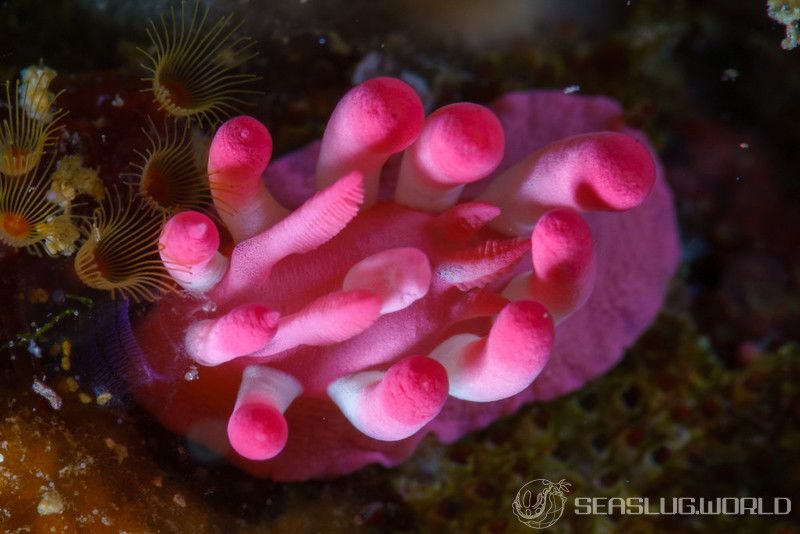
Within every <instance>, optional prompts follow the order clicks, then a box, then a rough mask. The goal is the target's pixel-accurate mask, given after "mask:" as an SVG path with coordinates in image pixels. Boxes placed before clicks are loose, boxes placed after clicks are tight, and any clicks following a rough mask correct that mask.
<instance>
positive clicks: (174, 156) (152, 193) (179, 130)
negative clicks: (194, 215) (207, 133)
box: [132, 122, 211, 214]
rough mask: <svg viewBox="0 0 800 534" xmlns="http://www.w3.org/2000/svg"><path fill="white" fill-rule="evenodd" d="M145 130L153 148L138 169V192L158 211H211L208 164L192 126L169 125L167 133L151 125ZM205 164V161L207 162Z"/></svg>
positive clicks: (137, 165)
mask: <svg viewBox="0 0 800 534" xmlns="http://www.w3.org/2000/svg"><path fill="white" fill-rule="evenodd" d="M151 126H152V128H151V130H152V135H151V133H149V132H148V131H147V130H144V134H145V136H147V139H148V141H149V142H150V146H149V147H148V149H147V151H146V152H144V153H142V152H139V151H137V154H138V155H139V157H140V159H141V162H140V163H134V164H132V165H133V166H134V167H136V168H137V170H138V173H137V183H136V186H137V190H138V192H139V194H140V195H141V196H142V197H143V198H144V199H145V200H146V201H147V202H148V203H149V204H150V205H151V206H152V207H153V208H155V209H157V210H159V211H162V212H164V213H165V214H171V213H174V212H176V211H182V210H198V211H209V209H210V207H211V190H210V189H209V184H208V174H207V173H206V171H205V164H203V166H202V167H201V166H200V165H199V163H200V162H198V158H197V150H196V147H195V143H194V142H193V139H192V132H191V129H190V126H189V124H188V123H186V122H184V123H183V124H182V125H180V124H177V123H173V124H171V125H170V124H167V125H165V129H164V131H163V132H159V131H157V130H156V128H155V126H154V125H151ZM203 163H204V162H203Z"/></svg>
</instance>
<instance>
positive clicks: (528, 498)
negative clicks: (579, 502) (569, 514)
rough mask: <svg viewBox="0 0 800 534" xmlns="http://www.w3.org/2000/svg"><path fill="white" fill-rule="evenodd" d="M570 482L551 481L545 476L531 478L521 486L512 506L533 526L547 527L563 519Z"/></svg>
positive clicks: (526, 522)
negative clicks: (544, 477)
mask: <svg viewBox="0 0 800 534" xmlns="http://www.w3.org/2000/svg"><path fill="white" fill-rule="evenodd" d="M569 486H570V484H569V482H567V481H566V480H560V481H558V482H550V481H549V480H545V479H543V478H537V479H536V480H531V481H530V482H528V483H527V484H525V485H524V486H522V487H521V488H520V490H519V491H518V492H517V496H516V497H515V498H514V504H513V506H512V508H513V510H514V515H515V516H517V519H519V520H520V521H521V522H522V523H523V524H525V525H528V526H529V527H531V528H547V527H550V526H553V525H554V524H555V523H556V521H558V520H559V519H561V515H562V514H563V513H564V505H565V504H566V503H567V497H566V496H565V495H564V493H569Z"/></svg>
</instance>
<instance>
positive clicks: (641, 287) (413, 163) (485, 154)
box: [130, 78, 679, 480]
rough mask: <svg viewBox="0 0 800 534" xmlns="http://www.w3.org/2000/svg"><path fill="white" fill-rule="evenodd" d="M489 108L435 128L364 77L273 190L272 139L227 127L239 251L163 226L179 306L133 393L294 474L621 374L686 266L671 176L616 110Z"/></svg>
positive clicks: (394, 92)
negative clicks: (680, 264) (611, 372)
mask: <svg viewBox="0 0 800 534" xmlns="http://www.w3.org/2000/svg"><path fill="white" fill-rule="evenodd" d="M492 109H493V112H494V113H492V112H490V111H489V110H488V109H487V108H483V107H480V106H476V105H474V104H455V105H451V106H446V107H444V108H442V109H440V110H438V111H436V112H435V113H433V114H432V115H431V116H429V117H428V118H427V119H425V118H424V116H423V111H422V106H421V104H420V102H419V99H418V98H417V97H416V95H415V94H414V92H413V90H411V88H410V87H408V86H406V85H405V84H403V83H402V82H400V81H398V80H394V79H387V78H378V79H373V80H370V81H367V82H365V83H364V84H362V85H360V86H358V87H356V88H354V89H353V90H351V91H350V92H349V93H348V94H347V95H346V96H345V97H344V98H343V99H342V101H341V102H340V104H339V105H338V106H337V108H336V110H335V111H334V113H333V116H332V118H331V121H330V123H329V125H328V127H327V129H326V132H325V135H324V137H323V140H322V142H321V143H315V144H312V145H310V146H309V147H307V148H305V149H303V150H301V151H299V152H297V153H294V154H291V155H289V156H286V157H285V158H282V159H280V160H278V161H277V162H275V163H274V164H273V165H272V166H271V167H270V169H269V170H267V171H266V174H265V176H266V180H265V181H264V180H262V174H264V171H265V168H266V166H267V164H268V162H269V160H270V157H271V148H272V141H271V137H270V135H269V132H268V131H267V129H266V128H265V127H264V126H263V125H261V124H260V123H259V122H257V121H256V120H254V119H252V118H249V117H237V118H234V119H231V120H230V121H228V122H227V123H225V124H223V125H222V126H221V127H220V128H219V130H218V131H217V133H216V135H215V137H214V140H213V142H212V145H211V148H210V153H209V159H208V166H209V178H210V182H211V190H212V196H213V197H214V201H215V203H216V205H217V207H218V210H219V212H220V217H221V220H222V222H223V223H224V224H225V226H226V227H227V229H228V230H229V231H230V233H231V235H232V236H233V237H234V239H235V241H236V244H235V247H234V248H233V250H232V251H231V252H230V253H229V254H228V253H224V254H223V253H222V251H220V250H219V242H220V239H219V234H218V231H217V228H216V227H215V225H214V223H213V221H211V220H210V219H209V218H208V217H207V216H205V215H203V214H201V213H197V212H184V213H180V214H177V215H175V216H174V217H173V218H172V219H170V221H169V222H168V224H167V225H166V227H165V228H164V231H163V232H162V235H161V257H162V260H163V261H164V264H165V266H166V267H167V268H168V270H169V271H170V272H171V274H172V275H173V277H174V278H175V279H176V280H177V281H178V282H179V283H180V284H181V285H182V286H183V287H184V288H185V289H186V290H187V292H186V294H184V295H175V294H172V295H168V296H167V297H166V298H165V299H164V300H162V301H161V302H159V303H158V304H157V305H156V307H155V308H154V309H152V310H151V311H149V312H148V313H147V314H146V315H145V317H144V318H143V319H142V320H141V321H138V322H137V323H136V324H135V333H136V338H137V343H136V346H135V347H131V350H132V351H134V350H135V351H136V354H138V356H137V357H133V358H131V359H130V361H131V362H132V365H133V367H134V368H133V369H132V371H133V372H134V373H135V376H136V377H137V378H136V379H135V380H134V384H135V389H136V394H137V397H138V398H139V399H140V401H141V402H142V403H143V404H144V405H145V406H146V407H147V408H148V409H149V410H150V411H152V412H153V413H154V414H155V415H156V417H157V418H159V420H161V421H162V422H163V423H164V424H165V425H166V426H167V427H169V428H170V429H172V430H175V431H177V432H180V433H182V434H184V435H186V436H188V437H189V438H191V439H193V440H196V441H200V442H202V443H204V444H205V445H207V446H208V447H210V448H212V449H214V450H216V451H218V452H220V453H222V454H225V455H227V456H228V458H229V459H230V460H231V461H232V462H234V463H236V464H237V465H239V466H241V467H242V468H244V469H246V470H247V471H249V472H251V473H253V474H256V475H258V476H266V477H272V478H275V479H280V480H303V479H307V478H315V477H330V476H336V475H340V474H343V473H347V472H350V471H352V470H354V469H357V468H359V467H361V466H363V465H365V464H367V463H370V462H380V463H382V464H384V465H393V464H396V463H397V462H399V461H402V460H403V459H404V458H406V457H407V456H408V455H409V454H410V453H411V451H413V449H414V448H415V446H416V444H417V443H418V442H419V441H420V439H422V437H423V436H424V435H425V434H427V433H429V432H433V433H434V434H436V435H438V437H439V438H440V439H442V440H446V441H450V440H454V439H457V438H458V437H459V436H461V435H463V434H464V433H465V432H468V431H470V430H473V429H476V428H480V427H482V426H484V425H486V424H488V423H489V422H491V421H492V420H494V419H496V418H497V417H499V416H501V415H503V414H508V413H510V412H512V411H513V410H515V409H517V408H518V407H519V406H520V405H522V404H524V403H526V402H530V401H531V400H535V399H539V400H542V399H549V398H552V397H554V396H556V395H560V394H563V393H566V392H568V391H570V390H573V389H575V388H578V387H580V386H581V385H582V384H584V383H585V382H586V381H587V380H590V379H591V378H593V377H595V376H597V375H598V374H600V373H602V372H603V371H605V370H607V369H608V368H609V367H610V366H612V365H613V364H614V363H615V362H617V361H618V360H619V358H620V357H621V355H622V352H623V350H624V349H625V347H627V346H628V345H630V344H631V343H632V342H633V341H634V340H635V339H636V338H637V337H638V335H639V334H640V333H641V332H642V330H643V329H644V328H646V326H647V325H648V324H649V322H650V321H651V320H652V318H653V317H654V315H655V314H656V312H657V311H658V309H659V308H660V306H661V303H662V300H663V297H664V293H665V290H666V285H667V282H668V281H669V279H670V277H671V275H672V273H673V271H674V269H675V266H676V264H677V261H678V255H679V248H678V242H677V231H676V224H675V216H674V211H673V208H672V202H671V197H670V194H669V191H668V189H667V187H666V185H665V183H664V180H663V178H662V176H661V173H660V168H659V166H658V165H657V163H656V162H655V161H654V158H653V156H652V152H651V150H650V149H648V147H647V145H646V142H645V141H644V139H643V138H642V137H641V135H640V134H638V133H637V132H634V131H629V130H627V129H626V128H625V127H624V126H623V124H622V122H621V120H620V117H621V111H620V109H619V107H618V106H617V105H616V104H615V103H614V102H612V101H610V100H607V99H604V98H584V97H577V96H567V95H563V94H559V93H550V92H529V93H514V94H510V95H507V96H505V97H503V98H501V99H500V100H498V101H497V102H495V103H494V105H493V106H492ZM495 114H496V115H495ZM592 132H594V133H592ZM526 154H527V156H526ZM314 189H317V191H316V192H314ZM556 325H557V326H556ZM193 365H199V366H200V367H199V372H197V373H194V372H191V373H189V374H187V371H188V370H190V369H192V366H193ZM187 377H188V378H191V379H187Z"/></svg>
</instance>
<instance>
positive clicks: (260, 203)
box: [208, 115, 288, 242]
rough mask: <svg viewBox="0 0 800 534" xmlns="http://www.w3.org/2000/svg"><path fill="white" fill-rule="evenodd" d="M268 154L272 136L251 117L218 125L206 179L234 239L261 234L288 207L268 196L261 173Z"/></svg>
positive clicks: (239, 118)
mask: <svg viewBox="0 0 800 534" xmlns="http://www.w3.org/2000/svg"><path fill="white" fill-rule="evenodd" d="M271 157H272V137H271V136H270V134H269V131H268V130H267V128H266V126H264V125H263V124H261V123H260V122H259V121H257V120H256V119H254V118H252V117H248V116H246V115H242V116H239V117H234V118H232V119H230V120H228V121H227V122H225V123H224V124H222V126H220V127H219V129H218V130H217V131H216V133H215V134H214V138H213V139H212V141H211V146H210V147H209V150H208V180H209V185H210V187H211V196H212V198H213V199H214V205H215V206H216V208H217V211H218V212H219V214H220V218H221V219H222V221H223V222H224V223H225V226H226V227H227V228H228V230H229V231H230V233H231V235H232V236H233V238H234V239H235V240H236V241H237V242H241V241H244V240H246V239H249V238H250V237H252V236H254V235H256V234H258V233H261V232H262V231H264V230H265V229H267V228H269V227H270V226H272V225H273V224H275V223H276V222H278V221H279V220H281V219H282V218H284V217H285V216H286V214H287V213H288V210H286V209H285V208H284V207H283V206H281V205H280V204H278V202H277V201H276V200H275V199H274V198H273V197H272V195H270V193H269V192H268V191H267V188H266V187H265V186H264V182H263V181H262V179H261V175H262V174H263V173H264V170H265V169H266V168H267V165H268V164H269V160H270V158H271Z"/></svg>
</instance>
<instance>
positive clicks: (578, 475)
mask: <svg viewBox="0 0 800 534" xmlns="http://www.w3.org/2000/svg"><path fill="white" fill-rule="evenodd" d="M798 384H800V348H799V347H798V346H797V345H787V346H785V347H783V348H782V349H780V350H778V351H777V352H775V353H774V354H764V355H761V356H760V357H759V358H758V359H757V360H756V361H754V362H753V363H751V364H749V365H748V366H747V367H746V368H744V369H733V368H728V367H726V366H725V365H724V363H723V362H722V361H721V360H720V359H719V358H718V357H716V356H715V355H714V353H713V352H712V351H711V350H710V347H709V345H708V342H707V340H706V339H705V338H703V337H702V336H699V335H698V333H697V332H696V330H695V329H694V327H693V325H692V324H691V322H690V321H689V320H688V319H685V318H680V317H677V316H670V315H666V314H664V315H662V317H661V318H660V319H659V320H658V322H657V323H656V324H655V325H654V327H653V328H652V329H651V330H650V332H649V333H648V334H646V335H645V336H644V337H643V338H642V339H641V340H640V341H639V342H638V343H637V344H636V346H635V347H633V348H632V349H631V351H630V352H629V354H628V355H627V357H626V359H625V360H624V362H623V363H622V364H621V365H620V366H619V367H618V368H616V369H615V370H613V371H611V372H610V373H609V374H608V375H606V376H604V377H601V378H599V379H598V380H596V381H594V382H592V383H590V384H588V385H586V386H585V387H584V388H582V389H581V390H580V391H578V392H575V393H573V394H571V395H568V396H566V397H564V398H562V399H558V400H555V401H552V402H549V403H544V404H535V405H533V406H531V407H530V408H528V409H525V410H523V411H522V412H521V413H519V414H517V415H515V416H514V417H512V418H510V419H509V420H506V421H502V422H500V423H498V424H496V425H494V426H492V427H491V428H489V429H488V430H486V431H483V432H481V433H479V434H477V435H475V436H472V437H468V438H467V439H465V440H463V441H461V442H459V443H458V444H456V445H453V446H450V447H447V448H446V449H443V448H441V446H438V445H435V444H433V443H428V444H427V446H425V447H424V448H422V449H421V450H420V451H419V452H418V453H417V454H416V455H415V457H414V459H413V460H412V461H410V462H409V463H407V464H405V465H403V466H402V467H400V469H399V470H398V472H397V474H396V475H395V476H394V477H393V479H392V482H393V485H394V487H395V489H396V490H397V491H398V492H399V493H400V494H401V495H402V496H403V497H404V499H405V500H406V501H407V502H408V503H409V504H410V505H411V506H412V507H413V508H414V510H415V512H416V514H417V516H418V517H419V518H420V519H421V520H422V522H423V523H424V524H425V525H426V528H436V529H437V530H438V529H442V531H444V530H448V531H464V529H468V530H470V531H481V532H485V531H505V530H506V529H510V531H519V532H524V531H527V527H524V526H522V524H520V523H517V521H516V519H515V517H514V516H513V515H512V514H511V503H512V502H513V500H514V496H515V494H516V493H517V491H518V490H519V488H520V487H521V486H522V485H523V484H525V483H526V482H527V481H528V480H533V479H538V478H544V479H548V480H553V481H557V480H561V479H566V480H567V481H568V482H569V483H571V484H572V489H571V491H570V494H569V497H623V498H624V497H649V498H651V499H653V500H654V501H657V500H658V498H660V497H664V498H671V497H695V498H699V497H705V498H714V497H725V496H737V497H764V498H771V497H773V496H784V497H786V496H792V495H797V494H800V460H798V457H797V454H796V451H797V449H798V446H800V431H799V430H798V428H800V426H799V425H798V423H800V409H798V406H800V402H798V401H800V387H798ZM787 524H791V523H788V520H787V521H786V522H781V521H780V520H778V519H776V518H773V517H769V516H752V517H741V516H740V517H731V516H704V517H702V519H698V518H695V517H688V518H684V517H680V516H667V515H665V516H650V517H647V516H641V515H640V516H635V515H627V516H624V515H616V516H577V515H574V514H573V512H572V507H571V505H568V506H567V507H566V510H565V513H564V516H563V517H562V519H561V520H560V521H559V523H558V524H557V525H556V526H554V527H553V530H552V531H554V532H606V531H608V532H664V531H666V529H671V530H670V531H676V529H677V530H678V531H681V532H701V531H704V532H707V531H713V532H719V531H722V530H721V529H728V531H736V532H776V531H779V529H780V527H781V525H787Z"/></svg>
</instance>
